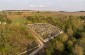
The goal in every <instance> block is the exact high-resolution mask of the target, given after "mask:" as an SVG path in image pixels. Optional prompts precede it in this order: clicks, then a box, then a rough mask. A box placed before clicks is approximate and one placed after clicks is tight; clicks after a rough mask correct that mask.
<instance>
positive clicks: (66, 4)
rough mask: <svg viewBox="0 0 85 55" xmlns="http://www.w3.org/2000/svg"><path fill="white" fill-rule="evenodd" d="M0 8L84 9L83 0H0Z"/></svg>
mask: <svg viewBox="0 0 85 55" xmlns="http://www.w3.org/2000/svg"><path fill="white" fill-rule="evenodd" d="M0 10H47V11H85V0H0Z"/></svg>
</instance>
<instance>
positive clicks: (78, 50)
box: [73, 45, 84, 55]
mask: <svg viewBox="0 0 85 55" xmlns="http://www.w3.org/2000/svg"><path fill="white" fill-rule="evenodd" d="M83 54H84V52H83V49H82V47H81V46H79V45H75V46H74V48H73V55H83Z"/></svg>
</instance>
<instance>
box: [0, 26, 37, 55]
mask: <svg viewBox="0 0 85 55" xmlns="http://www.w3.org/2000/svg"><path fill="white" fill-rule="evenodd" d="M32 42H33V43H36V42H35V39H34V38H33V36H32V34H31V33H30V32H29V29H28V28H27V27H26V26H24V25H0V54H1V55H16V54H19V53H21V52H23V51H25V50H27V47H28V46H29V45H30V43H32ZM32 46H36V44H33V45H32Z"/></svg>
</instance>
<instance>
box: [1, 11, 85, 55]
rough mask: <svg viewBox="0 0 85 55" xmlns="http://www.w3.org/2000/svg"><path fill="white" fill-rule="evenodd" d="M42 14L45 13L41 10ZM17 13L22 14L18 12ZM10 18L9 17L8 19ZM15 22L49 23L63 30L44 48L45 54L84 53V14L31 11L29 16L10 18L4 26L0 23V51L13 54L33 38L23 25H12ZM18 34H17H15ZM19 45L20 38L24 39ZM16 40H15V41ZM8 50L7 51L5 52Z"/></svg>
mask: <svg viewBox="0 0 85 55" xmlns="http://www.w3.org/2000/svg"><path fill="white" fill-rule="evenodd" d="M42 14H45V13H44V12H42ZM18 15H22V14H20V12H19V14H18ZM8 19H9V18H7V17H6V18H5V19H4V18H2V16H0V21H3V20H8ZM9 20H10V19H9ZM24 21H25V22H24ZM15 23H20V25H21V24H23V25H24V24H28V23H50V24H52V25H55V26H58V27H60V28H61V29H63V30H64V33H63V34H61V35H59V36H57V37H56V38H55V39H53V40H51V41H50V42H49V44H48V47H47V48H46V49H45V55H85V16H71V15H70V16H68V15H62V14H58V15H55V16H52V15H51V16H50V15H41V12H37V13H35V12H33V14H32V15H31V16H27V17H24V18H23V17H22V18H19V19H15V21H14V20H12V21H11V20H10V22H9V24H7V25H6V26H3V25H0V26H1V27H0V34H1V35H0V52H1V54H3V55H4V53H6V54H8V55H10V53H12V54H14V53H15V52H18V51H20V50H21V49H22V47H16V46H14V45H15V44H16V45H17V46H23V44H24V46H25V43H27V42H26V41H28V40H30V39H33V38H32V36H30V35H31V34H29V33H30V32H28V31H27V29H25V27H24V28H23V26H17V25H15V26H13V24H15ZM17 34H19V35H17ZM24 38H25V42H23V43H22V44H21V45H19V42H20V43H21V41H20V39H21V40H23V41H24ZM15 40H16V41H15ZM7 52H8V53H7Z"/></svg>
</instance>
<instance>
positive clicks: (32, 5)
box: [30, 4, 44, 7]
mask: <svg viewBox="0 0 85 55" xmlns="http://www.w3.org/2000/svg"><path fill="white" fill-rule="evenodd" d="M30 7H44V5H41V4H39V5H34V4H31V5H30Z"/></svg>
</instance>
